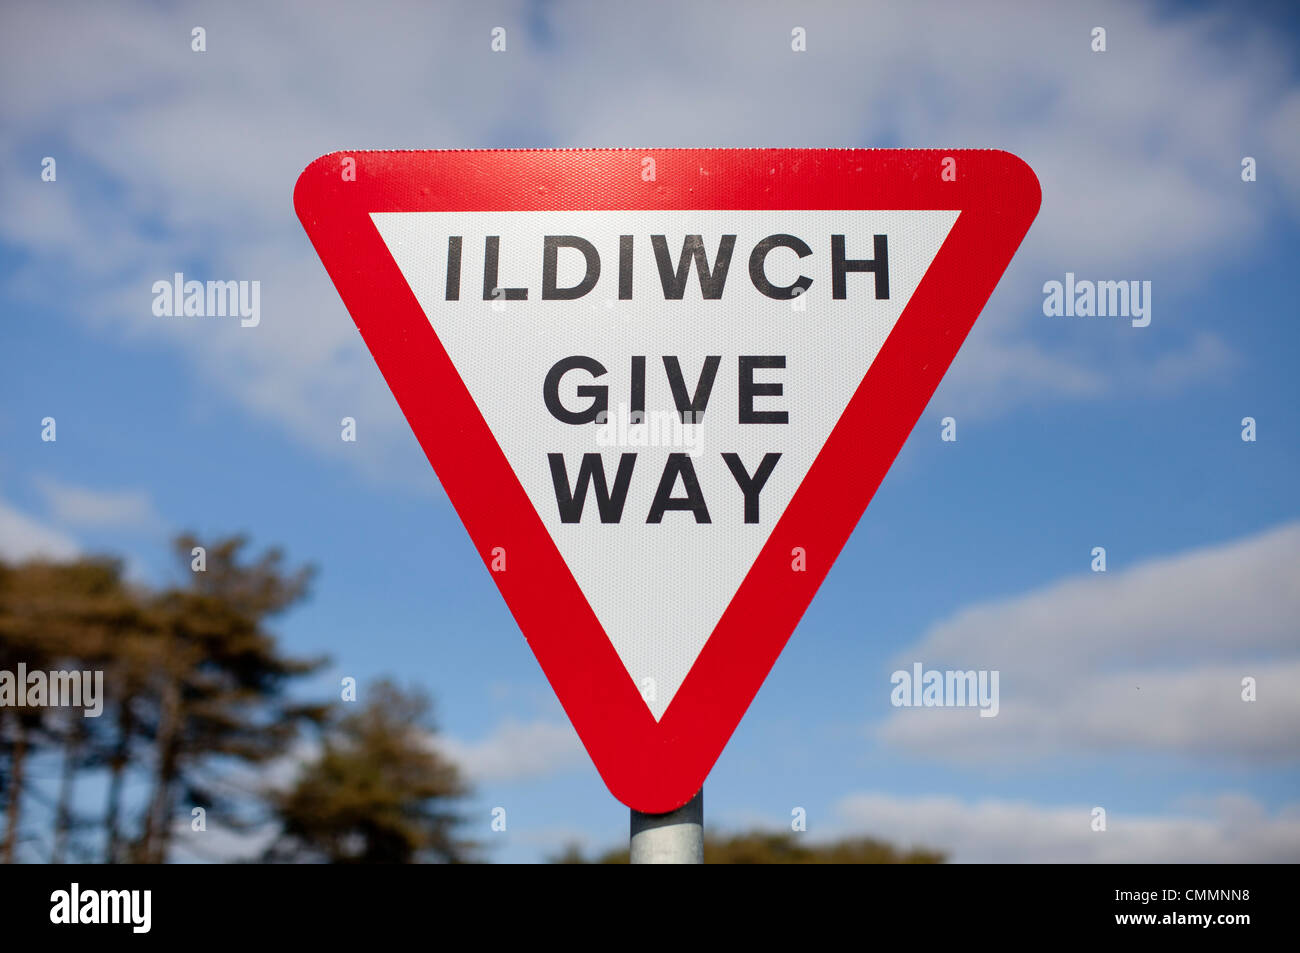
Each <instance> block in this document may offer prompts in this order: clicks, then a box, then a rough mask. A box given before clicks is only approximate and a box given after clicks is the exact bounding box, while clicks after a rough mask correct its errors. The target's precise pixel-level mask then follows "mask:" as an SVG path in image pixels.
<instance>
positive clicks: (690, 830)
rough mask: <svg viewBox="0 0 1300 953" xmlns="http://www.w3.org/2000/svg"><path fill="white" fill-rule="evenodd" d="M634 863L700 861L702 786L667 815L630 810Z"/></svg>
mask: <svg viewBox="0 0 1300 953" xmlns="http://www.w3.org/2000/svg"><path fill="white" fill-rule="evenodd" d="M630 860H631V862H632V863H634V864H702V863H704V788H700V790H699V792H698V793H697V794H696V795H695V797H693V798H691V799H690V800H689V801H687V802H686V803H685V804H683V805H682V806H681V807H679V808H678V809H677V810H675V811H669V812H668V813H667V814H642V813H641V812H640V811H633V812H632V850H631V855H630Z"/></svg>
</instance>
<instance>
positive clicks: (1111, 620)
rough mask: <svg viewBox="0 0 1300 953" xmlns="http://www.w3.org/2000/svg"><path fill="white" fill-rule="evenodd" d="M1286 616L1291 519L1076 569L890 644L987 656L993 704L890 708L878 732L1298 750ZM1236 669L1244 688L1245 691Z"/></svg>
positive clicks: (903, 742)
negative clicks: (995, 707)
mask: <svg viewBox="0 0 1300 953" xmlns="http://www.w3.org/2000/svg"><path fill="white" fill-rule="evenodd" d="M1112 555H1113V554H1112ZM1297 618H1300V523H1290V524H1286V525H1284V526H1281V527H1279V528H1275V529H1273V530H1270V531H1268V532H1264V533H1260V534H1257V535H1255V536H1251V537H1248V538H1246V539H1242V540H1237V541H1233V542H1231V543H1226V544H1223V545H1220V546H1211V547H1205V548H1202V549H1198V550H1194V551H1192V552H1188V553H1184V554H1180V555H1176V556H1170V557H1165V558H1161V559H1155V560H1151V561H1149V562H1146V563H1143V564H1141V565H1138V566H1135V567H1133V568H1131V569H1122V570H1114V569H1112V571H1111V572H1107V573H1104V574H1103V573H1095V574H1094V573H1085V574H1084V575H1082V576H1079V577H1074V578H1070V579H1066V580H1064V581H1061V582H1058V583H1055V584H1053V585H1050V586H1047V587H1045V588H1043V589H1040V590H1038V591H1035V592H1031V593H1028V594H1026V595H1023V596H1017V597H1014V598H1010V599H1005V600H1000V601H997V602H991V603H986V604H983V605H977V606H974V607H972V608H969V609H965V610H962V611H961V612H958V613H957V614H956V615H954V616H953V617H951V618H949V619H946V620H944V621H942V622H940V623H938V624H936V625H934V626H932V627H931V628H930V629H929V630H928V631H927V632H926V633H925V634H924V635H923V636H922V638H921V639H920V641H919V642H918V643H917V644H916V645H914V646H913V647H912V648H910V649H908V650H907V651H906V652H903V653H900V654H899V655H898V656H897V657H896V659H895V663H896V664H897V665H898V666H899V667H907V666H910V665H911V664H912V663H913V662H915V661H920V662H922V663H923V665H924V666H925V667H926V668H936V669H946V668H957V669H962V670H967V669H990V670H992V669H996V670H998V671H999V672H1000V673H1001V676H1000V690H1001V710H1000V713H999V714H998V716H997V717H996V718H980V717H978V716H977V713H976V712H975V711H973V710H970V709H934V708H929V709H927V708H918V709H905V708H900V709H895V710H893V711H892V712H891V714H890V715H889V716H888V718H887V719H886V720H885V721H884V722H883V724H881V725H880V726H879V727H878V732H879V737H880V738H881V739H883V740H884V741H886V742H888V743H890V744H893V745H896V746H899V747H901V748H905V749H907V750H909V751H913V752H917V753H923V754H928V755H933V756H938V757H943V758H948V759H952V760H956V761H975V760H988V759H1018V758H1027V759H1033V758H1038V757H1043V756H1047V755H1051V754H1060V753H1063V752H1070V751H1089V752H1093V753H1097V752H1111V751H1116V750H1125V749H1128V750H1132V749H1136V750H1147V751H1167V752H1177V753H1181V754H1188V755H1195V756H1202V757H1203V756H1209V755H1214V756H1217V757H1220V758H1229V759H1232V758H1243V759H1253V760H1264V761H1294V760H1296V759H1297V758H1300V747H1297V744H1296V739H1297V738H1298V737H1300V643H1297V639H1296V628H1295V620H1296V619H1297ZM1246 676H1250V677H1253V678H1255V679H1256V680H1257V685H1258V700H1257V701H1255V702H1245V701H1243V700H1242V698H1241V693H1242V685H1241V683H1242V679H1243V678H1244V677H1246ZM882 684H883V683H882Z"/></svg>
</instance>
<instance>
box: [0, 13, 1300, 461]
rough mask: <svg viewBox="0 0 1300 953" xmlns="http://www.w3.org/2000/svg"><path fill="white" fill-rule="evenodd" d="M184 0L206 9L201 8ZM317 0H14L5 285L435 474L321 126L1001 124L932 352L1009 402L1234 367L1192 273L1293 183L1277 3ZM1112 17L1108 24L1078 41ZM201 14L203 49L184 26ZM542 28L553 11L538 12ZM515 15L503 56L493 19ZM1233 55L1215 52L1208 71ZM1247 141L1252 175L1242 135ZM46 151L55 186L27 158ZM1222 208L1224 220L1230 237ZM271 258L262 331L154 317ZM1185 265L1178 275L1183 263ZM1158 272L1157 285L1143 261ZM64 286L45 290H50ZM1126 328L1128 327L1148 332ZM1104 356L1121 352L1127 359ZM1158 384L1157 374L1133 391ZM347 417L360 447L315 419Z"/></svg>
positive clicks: (1218, 260) (674, 132)
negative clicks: (373, 318) (162, 294)
mask: <svg viewBox="0 0 1300 953" xmlns="http://www.w3.org/2000/svg"><path fill="white" fill-rule="evenodd" d="M200 11H201V12H200ZM792 16H794V15H793V14H792V13H791V12H790V10H789V8H788V7H786V6H784V5H771V6H763V5H746V7H745V13H744V16H738V15H737V8H736V7H734V6H730V5H721V4H718V5H715V4H688V3H685V2H682V3H679V4H668V5H664V4H655V5H625V4H598V5H592V4H589V3H585V2H582V3H579V2H570V3H557V4H554V5H551V6H547V7H544V8H535V7H532V6H530V5H527V4H525V3H523V2H510V3H504V4H499V5H496V6H493V7H491V8H489V9H487V10H486V11H485V10H483V9H480V8H479V7H478V6H472V5H452V6H449V7H445V8H439V9H438V10H437V12H436V14H435V13H434V12H432V11H430V10H429V9H428V8H427V7H425V6H424V5H420V4H414V3H411V4H406V3H389V4H368V5H364V6H359V5H355V4H347V3H341V2H340V3H338V4H336V5H334V6H332V7H330V8H329V10H328V11H326V10H325V9H324V8H323V7H322V6H321V5H320V4H316V3H313V4H307V3H301V4H288V5H274V6H267V7H264V8H259V9H258V11H257V18H256V21H255V22H253V23H250V22H248V21H247V20H244V19H241V18H240V16H239V15H238V14H237V13H235V12H232V11H231V10H213V9H212V8H210V7H197V6H194V7H180V8H177V9H174V10H167V11H159V10H158V9H157V8H156V6H155V5H153V4H147V3H139V4H136V5H134V6H133V7H130V6H128V7H126V8H123V7H120V6H119V7H114V8H113V9H111V10H110V9H107V8H105V7H103V6H102V5H99V4H94V3H82V4H68V5H59V6H57V7H49V6H48V5H39V4H29V5H26V6H18V7H14V8H11V9H9V10H7V12H6V29H5V30H4V32H3V36H0V85H2V86H3V88H4V89H7V90H10V91H12V94H11V95H9V96H6V97H4V98H3V100H0V128H3V129H4V134H3V138H0V158H2V159H3V161H2V162H0V203H3V204H4V206H5V207H6V208H7V209H9V210H10V211H11V214H9V215H7V216H6V217H5V218H4V220H3V221H0V238H3V239H4V240H5V241H7V242H9V243H12V244H14V245H16V246H18V247H19V248H22V249H23V250H25V251H27V252H29V253H31V255H32V261H31V264H30V265H29V266H28V267H27V268H25V269H23V270H20V271H19V272H18V273H17V274H16V275H15V277H14V278H13V287H14V288H16V289H27V290H28V291H29V292H30V293H31V294H44V293H45V289H47V288H49V287H50V286H51V277H50V276H51V275H60V276H62V275H66V274H68V273H69V272H73V273H75V274H77V275H78V276H79V280H78V282H76V283H74V284H73V285H71V286H70V287H69V288H68V293H69V294H70V295H72V296H73V298H74V302H73V306H74V307H77V308H78V309H79V310H81V311H82V312H83V313H85V314H87V315H88V318H87V320H91V321H95V322H97V323H100V324H109V325H112V326H115V327H117V328H120V329H121V331H122V333H124V334H128V335H146V336H149V337H158V338H162V339H164V340H167V341H169V342H170V343H171V344H172V345H173V346H174V347H176V348H177V349H178V351H179V352H181V353H182V354H183V355H185V357H186V359H187V360H189V361H190V362H192V363H193V365H194V366H195V367H196V368H197V369H198V373H199V376H200V378H201V379H202V380H203V381H204V382H205V383H206V384H210V385H211V386H213V387H215V388H217V389H219V390H220V391H221V392H222V393H224V394H225V396H226V397H227V398H228V399H230V400H231V401H232V402H234V403H235V404H236V405H237V406H239V407H242V408H244V409H246V410H247V411H249V412H251V413H253V414H256V415H258V416H260V417H264V418H267V419H270V420H273V421H275V422H276V423H278V424H279V425H280V426H281V427H283V428H284V429H285V430H286V431H287V432H289V433H291V434H292V435H294V436H295V437H296V438H297V439H298V440H300V441H301V442H302V443H304V444H305V445H307V446H310V447H312V448H313V449H315V450H316V451H318V452H320V453H323V454H333V455H341V454H347V455H348V459H350V460H352V461H354V462H356V463H357V465H359V466H361V467H363V468H366V469H367V470H369V471H370V472H372V473H375V474H386V475H388V476H392V475H393V474H397V475H398V476H399V477H406V478H409V479H411V480H412V481H413V482H415V483H416V484H418V485H428V475H427V470H426V468H425V467H424V464H423V463H422V461H421V459H420V454H419V453H418V450H417V449H416V447H415V443H414V440H413V439H412V438H411V436H410V435H409V433H408V432H407V428H406V425H405V423H404V421H403V420H402V418H401V415H400V413H399V412H398V410H397V407H396V405H395V402H394V401H393V400H392V398H391V397H390V396H389V395H388V393H387V390H386V387H385V385H384V383H383V381H382V378H381V377H380V375H379V373H378V372H377V371H376V369H375V367H374V364H373V361H372V360H371V358H370V356H369V354H368V353H367V351H366V350H365V348H364V346H363V344H362V342H361V340H360V338H359V336H358V335H357V333H356V331H355V329H354V328H353V326H352V323H351V321H350V320H349V318H348V316H347V315H346V313H345V311H344V309H343V307H342V305H341V303H340V302H339V301H338V298H337V295H336V293H335V292H334V290H333V287H332V286H331V284H330V282H329V281H328V279H327V277H326V275H325V273H324V270H323V269H322V268H321V267H320V265H319V263H318V262H317V261H316V258H315V255H314V253H313V252H312V250H311V248H310V246H309V244H308V242H307V240H306V238H305V236H304V235H303V234H302V231H301V228H300V227H299V225H298V223H297V221H296V219H295V218H294V216H293V214H292V209H291V204H290V193H291V190H292V186H293V183H294V181H295V179H296V177H297V174H298V172H299V171H300V170H301V169H302V168H303V166H305V165H306V164H307V163H308V162H309V161H310V160H311V159H313V158H314V157H315V156H317V155H319V154H322V153H325V152H328V151H332V150H333V149H336V148H340V147H351V146H358V147H372V148H382V147H425V148H429V147H474V146H489V145H496V144H504V145H510V146H528V145H548V144H559V145H623V146H639V145H645V144H654V145H809V146H814V145H815V146H845V145H859V144H877V143H891V144H894V143H897V144H907V145H917V146H945V145H951V146H954V147H956V146H996V147H999V148H1006V149H1010V150H1012V151H1015V152H1017V153H1018V154H1020V155H1022V156H1023V157H1025V158H1026V159H1027V160H1028V161H1029V162H1030V164H1031V165H1032V166H1033V167H1034V168H1035V170H1036V171H1037V173H1038V175H1039V178H1040V180H1041V181H1042V184H1043V190H1044V203H1043V209H1042V212H1041V214H1040V216H1039V219H1038V222H1037V223H1036V224H1035V226H1034V228H1033V229H1032V230H1031V232H1030V235H1029V238H1028V239H1027V241H1026V244H1025V247H1024V248H1023V249H1022V252H1021V255H1020V257H1019V259H1018V261H1017V263H1016V264H1015V265H1013V267H1012V270H1011V271H1010V272H1009V273H1008V275H1007V276H1006V278H1005V279H1004V280H1003V283H1002V287H1001V288H1000V290H999V291H998V292H996V293H995V296H994V298H993V301H992V302H991V303H990V306H989V308H988V309H986V315H985V317H984V318H983V319H982V320H981V321H980V322H979V323H977V325H976V330H975V332H974V334H973V335H972V338H971V340H970V343H969V346H968V348H967V349H966V351H964V352H963V354H962V355H961V356H960V357H959V358H958V360H957V362H956V364H955V365H954V369H953V373H952V375H951V381H950V382H949V383H948V384H945V388H948V389H949V390H945V391H944V394H945V396H946V397H954V398H956V397H960V398H961V401H962V403H963V405H965V406H970V407H972V408H976V409H979V410H982V411H983V412H989V413H992V412H1000V411H1004V410H1006V409H1008V408H1012V407H1015V406H1018V405H1020V404H1022V403H1024V402H1027V401H1030V400H1037V399H1040V398H1041V397H1042V396H1044V395H1046V396H1051V397H1055V398H1059V399H1070V400H1081V399H1094V398H1099V397H1106V396H1109V395H1112V394H1114V393H1115V392H1116V389H1117V388H1125V387H1130V386H1137V387H1146V386H1148V385H1147V384H1145V383H1144V382H1145V381H1146V379H1147V376H1146V373H1145V372H1146V370H1147V364H1148V361H1147V360H1146V358H1142V357H1139V356H1138V354H1137V348H1138V343H1137V342H1139V341H1142V342H1144V343H1145V342H1148V341H1155V340H1159V341H1160V344H1159V345H1158V346H1157V350H1158V351H1159V353H1158V354H1157V356H1156V357H1155V358H1154V360H1155V361H1156V366H1157V368H1160V369H1161V370H1160V374H1159V379H1160V380H1161V381H1164V382H1166V386H1168V387H1174V386H1186V385H1187V384H1188V383H1191V382H1193V381H1198V380H1204V379H1206V378H1207V377H1214V376H1216V375H1221V374H1223V373H1224V371H1225V368H1227V367H1229V366H1230V364H1231V360H1230V358H1231V351H1230V350H1229V349H1228V348H1227V346H1226V344H1224V342H1223V341H1222V340H1221V339H1220V338H1218V337H1216V336H1214V335H1213V334H1212V333H1211V332H1208V331H1204V332H1202V336H1201V337H1200V338H1193V335H1192V334H1191V333H1189V332H1187V331H1180V330H1178V325H1177V322H1175V321H1173V320H1172V315H1173V309H1174V308H1176V302H1177V301H1178V300H1179V297H1180V295H1181V296H1182V297H1183V299H1184V300H1188V299H1189V296H1190V295H1191V294H1192V293H1193V292H1194V289H1193V288H1191V287H1187V286H1185V285H1184V284H1183V283H1184V282H1186V281H1189V280H1192V281H1203V280H1208V278H1209V277H1211V276H1212V275H1213V273H1214V271H1215V269H1216V267H1218V266H1220V265H1222V264H1225V263H1230V262H1231V261H1232V258H1233V256H1234V255H1245V254H1249V252H1250V250H1251V248H1252V243H1253V242H1254V241H1255V240H1256V239H1258V238H1259V237H1261V236H1262V235H1263V234H1264V233H1265V230H1266V226H1267V225H1268V224H1269V222H1270V220H1271V218H1272V217H1274V216H1278V215H1288V216H1292V217H1293V216H1294V213H1295V209H1296V206H1297V203H1298V202H1300V166H1297V164H1296V163H1294V162H1293V161H1291V157H1293V156H1294V155H1295V154H1297V152H1300V122H1297V121H1296V117H1297V115H1298V114H1300V91H1298V90H1297V89H1296V86H1295V83H1294V80H1293V78H1292V73H1293V70H1292V68H1291V67H1293V65H1294V63H1293V57H1292V56H1291V54H1290V52H1289V51H1288V50H1287V49H1286V47H1285V45H1284V43H1283V41H1282V39H1281V38H1279V37H1277V36H1275V35H1273V34H1272V32H1271V31H1270V30H1269V27H1268V24H1267V23H1264V22H1254V21H1252V20H1251V19H1250V18H1249V17H1243V16H1240V15H1238V14H1236V13H1231V14H1230V13H1226V12H1225V13H1196V14H1191V13H1180V14H1176V15H1170V14H1169V13H1168V11H1164V12H1158V10H1157V7H1155V6H1154V5H1136V4H1129V3H1121V2H1113V3H1107V4H1101V5H1098V6H1094V7H1092V8H1090V10H1089V19H1087V20H1083V19H1082V18H1080V17H1079V16H1078V15H1077V14H1075V13H1074V12H1073V11H1072V10H1071V9H1070V8H1069V7H1068V6H1063V5H1041V6H1038V7H1030V8H1026V7H1025V5H1023V4H1010V3H1006V4H1000V5H993V6H990V5H980V6H979V7H973V6H961V5H953V4H939V5H930V4H921V3H913V4H895V5H888V6H884V7H882V6H879V5H874V6H866V5H864V6H861V7H850V6H847V5H843V4H825V5H801V6H800V7H799V9H798V12H797V17H795V18H796V19H798V20H799V21H800V25H803V26H805V27H806V28H807V29H808V36H809V47H808V52H807V53H801V54H795V53H792V52H791V51H790V47H789V39H790V36H789V32H790V27H791V24H792V22H793V20H792ZM1094 21H1098V22H1100V21H1104V22H1106V23H1107V24H1108V29H1109V31H1110V44H1111V49H1110V51H1109V52H1107V53H1105V54H1094V53H1092V52H1091V51H1090V50H1089V49H1088V39H1089V30H1090V28H1091V26H1092V25H1093V22H1094ZM198 22H202V23H204V24H205V26H206V28H207V30H208V52H207V53H203V54H198V53H193V52H191V51H190V49H189V29H190V27H191V26H192V25H193V24H194V23H198ZM530 22H541V23H542V24H543V25H544V27H545V31H544V32H545V34H546V35H545V36H543V35H541V34H539V33H537V32H535V31H533V30H530V28H529V23H530ZM498 24H503V25H505V26H506V27H507V28H508V30H509V48H508V51H507V52H506V53H503V54H493V53H491V52H490V51H489V49H488V39H489V30H490V29H491V27H493V26H495V25H498ZM1225 66H1230V68H1225ZM1247 152H1249V153H1250V154H1253V155H1255V156H1256V157H1257V158H1258V159H1259V161H1260V168H1261V170H1262V171H1261V176H1260V181H1259V182H1257V183H1255V184H1254V185H1252V186H1249V187H1244V186H1243V184H1242V183H1241V182H1240V180H1239V178H1238V162H1239V159H1240V156H1241V155H1242V154H1245V153H1247ZM49 153H54V154H56V157H57V158H59V159H60V162H61V164H60V176H59V180H58V182H57V184H54V185H51V184H47V183H42V182H40V181H39V176H38V175H37V174H36V167H35V166H34V164H33V160H32V158H31V157H32V156H33V155H35V156H40V155H42V154H49ZM1225 234H1230V235H1231V236H1232V240H1231V242H1228V243H1226V244H1225V242H1224V239H1223V236H1224V235H1225ZM194 268H202V270H203V274H201V275H195V276H196V277H201V278H212V277H218V278H241V279H258V280H261V281H262V282H263V286H264V287H263V293H264V301H263V304H264V306H263V315H264V316H263V321H262V325H261V326H260V327H258V328H255V329H252V328H250V329H241V328H238V327H235V326H233V325H229V324H228V325H219V324H212V323H204V322H198V323H195V322H191V321H176V320H171V321H168V320H166V319H157V318H154V317H153V316H152V315H151V314H150V312H149V302H150V297H149V294H148V292H147V289H148V287H149V285H150V283H151V282H152V281H153V280H155V279H157V278H159V277H165V276H169V275H170V274H171V273H172V272H173V271H175V270H187V269H189V270H192V269H194ZM1066 270H1072V271H1075V272H1077V273H1079V274H1081V275H1082V274H1086V273H1095V274H1098V275H1101V276H1104V277H1112V278H1126V277H1128V278H1142V279H1147V278H1150V279H1154V280H1156V282H1157V283H1156V302H1157V308H1158V309H1167V310H1157V312H1156V313H1155V316H1154V318H1153V324H1152V327H1151V328H1150V329H1143V330H1142V331H1141V332H1139V331H1134V330H1131V329H1121V328H1118V327H1115V326H1103V325H1099V324H1085V325H1083V326H1076V327H1073V328H1067V327H1064V326H1061V325H1047V324H1045V323H1044V320H1045V319H1042V316H1041V314H1038V315H1035V311H1036V310H1037V308H1038V305H1039V303H1040V301H1041V296H1040V294H1039V291H1038V289H1039V288H1040V287H1041V284H1042V281H1043V280H1045V278H1047V277H1060V275H1061V274H1062V273H1063V272H1064V271H1066ZM1189 276H1194V277H1189ZM1162 278H1164V279H1165V280H1164V281H1162V280H1161V279H1162ZM61 286H62V285H61ZM1146 332H1149V333H1148V334H1147V336H1146V337H1145V338H1140V337H1138V335H1139V334H1141V333H1146ZM1123 355H1131V358H1130V359H1127V360H1125V359H1123ZM1150 386H1152V387H1155V386H1156V385H1154V384H1153V385H1150ZM344 415H351V416H354V417H356V418H357V419H358V421H359V422H360V423H361V439H360V440H359V442H358V444H357V445H355V446H352V445H345V444H343V443H342V441H340V440H339V439H338V433H337V421H338V419H339V418H340V417H342V416H344Z"/></svg>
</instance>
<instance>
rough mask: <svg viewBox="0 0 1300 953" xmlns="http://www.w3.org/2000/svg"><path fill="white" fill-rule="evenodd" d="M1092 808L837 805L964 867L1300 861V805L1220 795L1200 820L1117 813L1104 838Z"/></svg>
mask: <svg viewBox="0 0 1300 953" xmlns="http://www.w3.org/2000/svg"><path fill="white" fill-rule="evenodd" d="M1095 806H1101V807H1103V808H1104V807H1105V805H1104V804H1102V805H1095V804H1090V803H1080V804H1075V805H1068V806H1061V807H1045V806H1042V805H1037V804H1032V803H1026V802H1020V801H1004V800H984V801H974V802H967V801H963V800H960V799H958V798H952V797H919V798H917V797H898V796H895V795H891V794H877V793H863V794H854V795H850V796H849V797H846V798H844V799H843V800H842V801H840V802H839V804H838V805H837V806H836V814H837V816H838V817H839V818H841V819H842V821H843V825H844V828H847V829H850V830H852V831H853V832H854V833H859V834H868V835H872V836H875V837H879V838H881V839H883V840H886V841H889V842H890V843H893V844H898V845H916V846H925V847H931V848H936V849H939V850H943V851H945V852H947V853H948V859H949V860H951V861H954V862H957V863H1108V864H1124V863H1154V864H1177V863H1296V862H1298V861H1300V803H1296V804H1290V805H1287V806H1285V807H1283V808H1282V809H1280V810H1278V811H1276V812H1275V813H1272V814H1270V813H1269V812H1268V811H1266V810H1265V809H1264V808H1263V807H1262V806H1261V805H1260V804H1259V803H1258V802H1256V801H1254V800H1253V799H1251V798H1249V797H1243V796H1229V797H1223V798H1217V799H1215V800H1214V801H1213V802H1211V804H1210V805H1208V806H1207V807H1208V809H1207V810H1203V811H1202V812H1201V813H1195V812H1192V811H1190V810H1189V811H1185V812H1180V813H1171V814H1126V813H1124V812H1123V811H1122V810H1120V809H1118V808H1112V809H1111V810H1108V811H1107V814H1106V830H1104V831H1094V830H1092V826H1091V825H1092V819H1093V818H1092V809H1093V807H1095ZM847 832H848V831H847V830H839V831H837V833H838V834H845V833H847Z"/></svg>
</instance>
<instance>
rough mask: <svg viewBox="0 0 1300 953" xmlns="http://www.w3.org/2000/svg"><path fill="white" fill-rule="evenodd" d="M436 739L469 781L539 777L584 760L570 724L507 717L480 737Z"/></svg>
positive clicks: (581, 748)
mask: <svg viewBox="0 0 1300 953" xmlns="http://www.w3.org/2000/svg"><path fill="white" fill-rule="evenodd" d="M435 743H436V744H437V746H438V748H439V750H441V751H442V752H443V753H444V754H446V755H447V757H449V758H451V759H452V760H453V761H455V762H456V763H457V764H458V765H460V767H461V769H462V770H463V771H464V772H465V775H466V777H468V778H469V780H471V781H521V780H525V779H532V778H539V777H544V776H547V775H551V774H556V773H558V772H562V771H565V770H568V769H569V768H572V767H574V766H576V765H580V764H583V763H584V762H586V761H587V753H586V750H585V749H584V748H583V747H582V743H581V742H580V741H579V740H578V736H577V734H576V733H575V732H574V730H573V728H572V727H571V726H570V725H567V724H557V723H553V722H542V721H533V722H527V723H523V722H517V721H506V722H504V723H502V724H501V725H500V726H499V727H498V728H497V729H496V731H494V732H493V733H492V734H491V735H490V736H488V737H487V738H485V739H483V740H482V741H473V742H467V741H461V740H459V739H456V738H449V737H446V736H438V737H437V738H436V739H435Z"/></svg>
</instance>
